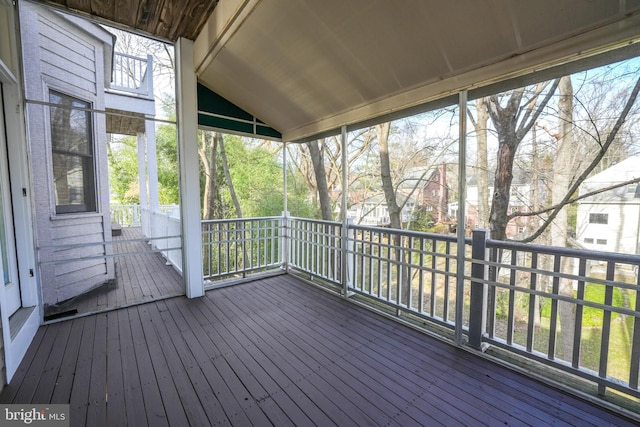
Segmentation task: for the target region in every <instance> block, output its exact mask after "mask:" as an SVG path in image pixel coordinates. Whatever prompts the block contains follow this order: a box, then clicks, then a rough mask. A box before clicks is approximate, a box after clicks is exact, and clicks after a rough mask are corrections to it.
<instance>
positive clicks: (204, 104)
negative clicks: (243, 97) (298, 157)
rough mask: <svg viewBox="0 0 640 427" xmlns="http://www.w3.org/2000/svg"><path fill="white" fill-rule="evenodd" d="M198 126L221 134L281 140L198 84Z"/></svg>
mask: <svg viewBox="0 0 640 427" xmlns="http://www.w3.org/2000/svg"><path fill="white" fill-rule="evenodd" d="M198 125H199V126H204V127H209V128H214V129H217V130H220V131H221V132H229V133H233V134H241V135H247V136H252V137H255V138H268V139H275V140H281V139H282V134H281V133H280V132H278V131H277V130H275V129H273V128H272V127H270V126H268V125H267V124H265V123H264V122H262V121H261V120H260V119H258V118H257V117H255V116H253V115H251V114H249V113H247V112H246V111H244V110H243V109H242V108H239V107H237V106H236V105H234V104H232V103H231V102H229V101H227V100H226V99H224V98H223V97H221V96H220V95H218V94H217V93H215V92H213V91H211V90H210V89H208V88H207V87H205V86H203V85H201V84H200V83H198Z"/></svg>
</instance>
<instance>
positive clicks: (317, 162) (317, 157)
mask: <svg viewBox="0 0 640 427" xmlns="http://www.w3.org/2000/svg"><path fill="white" fill-rule="evenodd" d="M322 145H323V147H324V140H323V141H322ZM307 146H308V147H309V153H310V155H311V163H312V164H313V171H314V174H315V178H316V189H317V192H318V200H319V201H320V213H321V215H322V219H323V220H325V221H332V220H333V212H332V209H331V198H330V197H329V187H328V186H327V174H326V171H325V167H324V155H323V150H320V144H319V143H318V141H317V140H315V141H309V142H308V143H307Z"/></svg>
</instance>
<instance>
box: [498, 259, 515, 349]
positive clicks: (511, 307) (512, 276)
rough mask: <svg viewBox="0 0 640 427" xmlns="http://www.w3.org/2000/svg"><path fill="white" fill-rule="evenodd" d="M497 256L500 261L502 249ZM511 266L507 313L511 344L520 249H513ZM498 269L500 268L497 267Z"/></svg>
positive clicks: (510, 342) (509, 342)
mask: <svg viewBox="0 0 640 427" xmlns="http://www.w3.org/2000/svg"><path fill="white" fill-rule="evenodd" d="M495 254H496V258H497V259H498V262H500V261H501V258H502V250H497V251H496V252H495ZM510 265H511V268H510V269H509V308H508V315H507V343H508V344H509V345H511V344H513V333H514V329H515V327H516V320H515V316H516V314H515V313H516V309H515V307H516V291H515V289H516V283H517V282H516V279H517V278H516V273H517V270H516V269H515V268H514V267H516V266H517V265H518V251H516V250H515V249H513V250H511V263H510ZM496 270H498V268H496Z"/></svg>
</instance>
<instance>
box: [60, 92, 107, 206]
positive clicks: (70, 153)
mask: <svg viewBox="0 0 640 427" xmlns="http://www.w3.org/2000/svg"><path fill="white" fill-rule="evenodd" d="M49 102H51V104H55V105H52V106H51V151H52V154H53V185H54V193H55V203H56V213H58V214H60V213H72V212H95V210H96V190H95V179H94V158H93V138H92V128H91V114H90V112H89V111H86V109H88V108H90V107H91V105H90V104H89V103H88V102H84V101H81V100H79V99H76V98H73V97H70V96H68V95H63V94H61V93H58V92H54V91H51V92H50V93H49ZM83 109H85V110H83Z"/></svg>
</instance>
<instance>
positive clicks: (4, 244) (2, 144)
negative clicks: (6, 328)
mask: <svg viewBox="0 0 640 427" xmlns="http://www.w3.org/2000/svg"><path fill="white" fill-rule="evenodd" d="M6 137H7V133H6V131H5V115H4V97H3V95H2V84H0V251H1V252H2V267H3V268H2V270H3V273H4V274H3V282H2V283H4V295H5V298H6V300H5V305H4V306H3V309H4V310H7V311H8V313H7V315H8V316H10V315H12V314H13V313H14V312H15V311H16V310H17V309H19V308H20V306H21V302H20V285H19V283H18V269H17V260H16V246H15V237H14V233H13V209H12V207H11V192H10V187H9V162H7V140H6Z"/></svg>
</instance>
